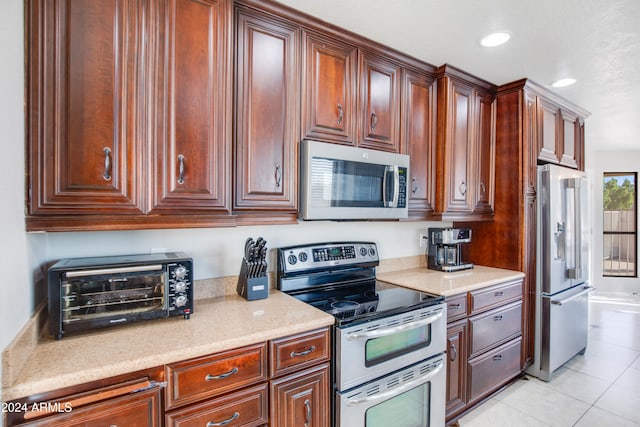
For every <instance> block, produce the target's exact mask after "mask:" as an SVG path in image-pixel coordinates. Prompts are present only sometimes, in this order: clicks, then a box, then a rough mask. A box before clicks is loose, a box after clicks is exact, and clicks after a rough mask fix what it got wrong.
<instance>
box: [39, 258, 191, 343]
mask: <svg viewBox="0 0 640 427" xmlns="http://www.w3.org/2000/svg"><path fill="white" fill-rule="evenodd" d="M48 281H49V283H48V286H49V330H50V332H51V334H52V335H54V336H55V337H56V338H57V339H60V338H62V337H63V336H64V335H66V334H68V333H74V332H80V331H86V330H89V329H95V328H102V327H107V326H113V325H121V324H126V323H131V322H135V321H139V320H148V319H157V318H163V317H169V316H184V318H185V319H188V318H189V316H190V315H191V313H193V260H192V259H191V258H188V257H187V256H186V255H185V254H184V253H182V252H172V253H155V254H143V255H128V256H109V257H94V258H68V259H63V260H60V261H58V262H57V263H55V264H54V265H52V266H51V267H50V268H49V270H48Z"/></svg>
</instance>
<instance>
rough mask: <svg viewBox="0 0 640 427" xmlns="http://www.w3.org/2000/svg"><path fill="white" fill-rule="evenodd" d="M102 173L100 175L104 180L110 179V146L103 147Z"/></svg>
mask: <svg viewBox="0 0 640 427" xmlns="http://www.w3.org/2000/svg"><path fill="white" fill-rule="evenodd" d="M102 151H104V174H102V177H103V178H104V180H105V181H111V148H109V147H104V148H103V149H102Z"/></svg>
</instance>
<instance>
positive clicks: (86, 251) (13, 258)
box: [3, 2, 638, 346]
mask: <svg viewBox="0 0 640 427" xmlns="http://www.w3.org/2000/svg"><path fill="white" fill-rule="evenodd" d="M5 7H7V8H8V9H10V10H9V13H8V14H3V15H5V16H14V17H15V19H13V21H15V22H22V18H20V17H21V8H22V3H21V2H10V3H7V5H6V6H5ZM7 28H9V29H10V30H11V33H10V34H9V35H8V36H7V37H3V40H5V39H6V40H7V41H9V40H12V41H14V42H15V43H13V44H11V46H12V50H11V51H15V55H12V57H15V58H20V57H22V55H23V54H22V52H21V47H22V45H21V42H20V41H19V38H20V35H21V31H22V30H21V28H22V27H21V26H17V27H15V28H14V27H7ZM450 58H452V56H447V57H445V58H443V61H441V62H442V63H444V62H447V61H449V62H451V63H454V64H458V62H457V61H454V60H453V59H450ZM425 60H427V61H429V62H435V63H438V61H437V60H438V58H433V59H432V58H431V56H430V55H427V56H426V57H425ZM21 63H22V61H17V63H16V64H14V68H12V70H13V74H12V75H11V76H10V77H11V78H8V79H7V80H6V81H8V82H10V83H9V84H8V86H10V87H8V88H7V90H8V91H9V92H8V93H12V94H13V95H14V96H13V99H14V100H15V102H13V103H11V105H7V106H6V108H7V109H8V110H9V112H10V113H11V114H7V115H3V119H6V120H7V123H6V126H4V128H5V129H8V130H9V132H11V131H12V130H13V133H14V134H15V137H12V138H11V139H12V140H16V141H23V140H24V135H23V127H22V125H17V124H19V123H22V122H23V119H21V118H20V117H21V114H22V112H21V110H20V109H18V111H16V106H19V105H22V99H23V93H22V89H21V88H22V87H23V84H19V83H18V82H21V81H23V79H24V77H23V76H22V70H21V67H20V64H21ZM460 63H462V62H460ZM3 72H5V71H3ZM478 75H482V76H483V77H484V75H483V74H480V73H478ZM523 75H527V73H525V74H523ZM502 81H511V80H501V82H502ZM585 107H588V108H589V109H590V110H591V109H592V108H591V106H587V105H585ZM592 112H593V111H592ZM16 115H17V116H16ZM594 118H595V117H594ZM631 122H633V120H629V122H628V123H631ZM590 126H591V121H590V119H589V120H587V126H586V132H587V136H586V138H585V139H586V140H587V143H589V141H590V134H589V132H590ZM7 149H8V150H12V151H10V153H11V154H12V155H11V156H9V158H12V159H22V158H23V157H24V154H23V150H22V146H21V145H20V144H15V145H12V146H11V147H7ZM629 154H631V155H633V152H631V153H627V152H625V153H624V155H620V154H617V155H616V154H610V155H609V156H608V157H604V156H600V155H598V156H595V155H590V154H589V152H588V153H586V155H585V159H586V161H587V163H589V162H591V161H593V158H594V157H598V159H599V160H600V161H602V162H603V164H601V165H593V166H592V167H593V169H594V170H595V171H598V170H600V169H601V170H606V169H609V168H611V167H612V165H613V166H615V167H616V168H619V167H624V166H625V165H624V164H622V162H628V163H626V164H627V165H629V166H628V167H626V168H625V169H628V170H635V169H636V168H637V166H635V165H637V164H638V162H635V163H634V162H633V157H631V156H630V155H629ZM607 159H608V160H607ZM605 161H608V163H604V162H605ZM22 164H23V162H22V161H17V160H16V161H14V162H11V164H10V165H7V166H8V168H7V169H5V170H4V171H3V173H7V177H6V179H4V180H3V182H4V184H3V185H6V188H5V187H3V194H6V195H7V196H8V197H9V196H11V197H12V198H13V201H12V202H10V203H7V206H11V207H12V210H10V211H7V213H5V214H4V215H7V218H6V219H5V220H4V221H3V222H4V223H5V224H6V231H5V236H6V238H7V241H10V242H11V245H7V249H6V253H5V257H3V262H6V263H7V264H6V265H4V264H3V267H4V270H5V271H14V272H16V273H15V274H16V277H15V278H13V279H12V281H11V284H7V285H3V286H4V288H3V294H4V295H5V296H6V299H5V300H6V301H8V302H7V303H6V304H7V307H6V309H5V310H3V334H5V333H6V337H5V336H4V335H3V343H4V345H6V344H8V342H9V341H10V340H11V339H12V338H13V337H14V336H15V335H16V334H17V333H18V331H19V330H20V328H21V327H22V325H23V324H24V323H25V322H26V320H27V318H28V317H29V315H30V314H31V312H32V311H33V310H34V309H35V304H34V301H41V300H42V298H43V296H44V292H45V290H44V288H43V286H42V285H37V284H36V283H39V282H41V280H42V277H43V271H42V270H41V269H40V264H41V263H42V262H43V261H48V260H51V259H54V258H59V257H67V256H85V255H104V254H121V253H123V251H126V252H137V253H148V252H149V251H150V250H152V249H154V250H162V249H166V250H176V249H178V250H187V249H188V251H189V254H190V255H191V256H193V257H194V258H195V259H196V261H197V268H196V279H206V278H211V277H226V276H234V275H236V274H237V273H238V266H239V264H240V258H241V254H242V245H243V243H244V239H245V238H246V237H247V236H258V235H263V236H264V237H265V238H266V239H267V240H268V241H269V245H270V246H271V247H273V248H275V247H280V246H286V245H290V244H294V243H303V242H306V241H309V242H311V241H329V240H342V239H343V238H344V236H346V235H348V236H349V238H350V239H357V240H365V241H366V240H371V236H376V238H375V240H376V241H377V243H378V246H379V250H380V257H381V258H382V259H387V258H402V257H411V256H416V255H420V254H422V253H423V252H424V248H421V247H420V244H419V239H418V234H419V233H420V232H421V230H424V229H426V228H428V227H430V226H440V225H443V224H442V223H440V222H437V223H435V224H432V223H429V222H416V223H384V226H382V225H381V224H379V223H358V224H357V226H354V224H353V223H313V224H308V223H301V224H297V225H296V224H294V225H287V226H284V225H282V226H279V225H273V226H268V227H262V226H242V227H237V228H216V229H199V230H189V229H169V230H161V231H151V230H147V231H144V230H137V231H111V232H77V233H76V232H73V233H46V234H40V233H29V234H26V233H24V231H23V230H24V212H23V206H24V201H23V198H24V196H23V194H24V192H23V191H22V189H19V188H18V189H16V188H15V187H14V186H11V185H9V184H10V183H15V182H16V177H22V176H23V169H22ZM594 216H595V215H594ZM594 219H595V218H594ZM595 223H597V221H594V224H595ZM445 224H447V223H445ZM447 225H448V224H447ZM3 227H4V226H3ZM293 236H295V237H293ZM123 242H126V243H123ZM407 242H409V243H407ZM594 247H596V245H594ZM594 256H595V255H594ZM271 261H272V263H273V261H274V260H273V259H272V260H271ZM593 264H594V266H596V265H597V263H596V262H594V263H593ZM15 283H30V284H34V285H30V286H27V287H26V289H25V286H15ZM4 345H3V346H4Z"/></svg>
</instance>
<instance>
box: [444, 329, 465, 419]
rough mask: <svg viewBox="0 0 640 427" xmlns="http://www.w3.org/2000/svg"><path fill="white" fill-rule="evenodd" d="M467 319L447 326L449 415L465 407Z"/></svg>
mask: <svg viewBox="0 0 640 427" xmlns="http://www.w3.org/2000/svg"><path fill="white" fill-rule="evenodd" d="M466 366H467V320H466V319H465V320H461V321H459V322H456V323H451V324H449V325H448V326H447V417H448V416H449V415H452V414H454V413H456V412H459V411H460V410H461V409H462V408H464V406H465V404H466V401H467V397H466V393H467V392H466V389H467V375H466Z"/></svg>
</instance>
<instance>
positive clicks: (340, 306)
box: [331, 301, 360, 310]
mask: <svg viewBox="0 0 640 427" xmlns="http://www.w3.org/2000/svg"><path fill="white" fill-rule="evenodd" d="M331 308H335V309H336V310H357V309H358V308H360V304H359V303H357V302H355V301H334V302H332V303H331Z"/></svg>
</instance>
